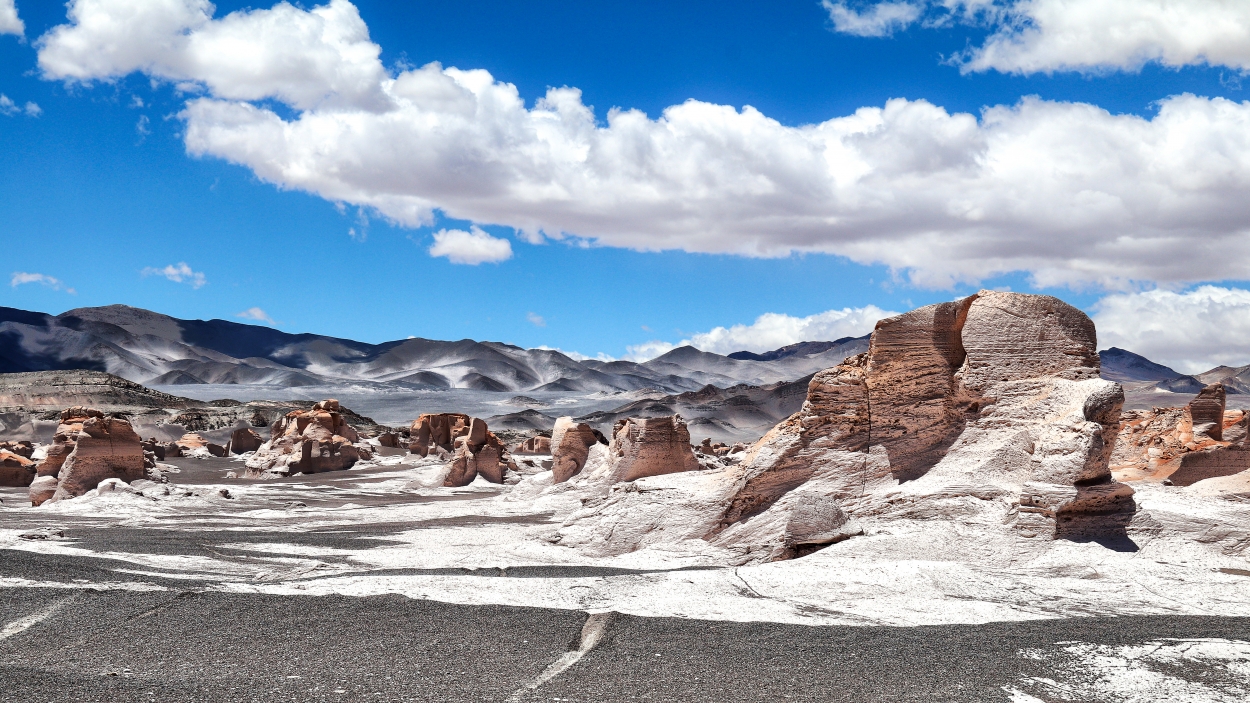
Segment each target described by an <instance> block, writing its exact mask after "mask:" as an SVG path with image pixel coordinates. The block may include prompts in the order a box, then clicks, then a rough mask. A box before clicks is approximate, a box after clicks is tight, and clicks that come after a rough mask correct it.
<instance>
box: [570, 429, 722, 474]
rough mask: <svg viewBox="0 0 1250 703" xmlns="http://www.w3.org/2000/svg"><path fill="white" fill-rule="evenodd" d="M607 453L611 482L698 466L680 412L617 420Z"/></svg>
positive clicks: (671, 472)
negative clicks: (669, 414)
mask: <svg viewBox="0 0 1250 703" xmlns="http://www.w3.org/2000/svg"><path fill="white" fill-rule="evenodd" d="M552 434H553V435H554V433H552ZM608 457H609V459H608V461H609V462H610V466H611V468H610V470H609V472H608V477H609V480H610V481H611V482H612V483H618V482H620V481H635V480H637V479H640V478H644V477H646V476H663V475H665V474H676V473H682V472H685V471H697V470H699V468H700V467H699V460H698V459H696V458H695V456H694V450H693V449H691V447H690V430H688V429H687V428H686V422H685V420H682V419H681V416H680V415H672V416H669V417H645V418H637V417H630V418H625V419H622V420H617V421H616V425H615V426H614V427H613V428H612V441H611V442H610V443H609V444H608Z"/></svg>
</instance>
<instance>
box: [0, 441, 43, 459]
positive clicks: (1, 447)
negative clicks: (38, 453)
mask: <svg viewBox="0 0 1250 703" xmlns="http://www.w3.org/2000/svg"><path fill="white" fill-rule="evenodd" d="M0 452H8V453H10V454H16V455H18V456H20V457H23V458H26V459H29V458H31V457H32V456H34V455H35V445H34V444H32V443H30V442H27V441H17V442H0Z"/></svg>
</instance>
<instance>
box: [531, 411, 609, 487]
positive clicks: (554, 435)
mask: <svg viewBox="0 0 1250 703" xmlns="http://www.w3.org/2000/svg"><path fill="white" fill-rule="evenodd" d="M601 438H602V435H600V434H599V433H598V432H596V431H595V430H594V429H592V428H591V427H590V425H587V424H586V423H584V422H573V418H571V417H561V418H558V419H556V424H555V428H554V429H553V430H552V431H551V439H550V440H548V447H549V448H550V454H551V472H552V480H553V481H554V482H555V483H564V482H565V481H568V480H569V479H571V478H573V477H574V476H576V475H578V474H579V473H581V472H582V469H583V468H585V466H586V460H587V459H588V458H589V457H590V448H591V447H593V446H595V444H597V443H598V442H599V440H600V439H601ZM535 439H542V438H535ZM539 446H541V445H539Z"/></svg>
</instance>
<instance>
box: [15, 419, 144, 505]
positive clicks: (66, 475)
mask: <svg viewBox="0 0 1250 703" xmlns="http://www.w3.org/2000/svg"><path fill="white" fill-rule="evenodd" d="M36 473H37V476H36V477H35V479H34V480H33V481H32V482H31V483H30V489H29V495H30V500H31V503H32V504H34V505H41V504H43V503H45V502H47V501H49V500H64V499H67V498H74V497H77V496H80V495H82V494H84V493H86V492H87V491H89V490H91V489H93V488H95V487H96V486H98V485H99V484H100V482H101V481H104V480H105V479H110V478H116V479H120V480H122V481H125V482H126V483H130V482H131V481H135V480H138V479H141V478H144V477H145V476H146V473H145V469H144V459H143V446H142V445H141V443H140V440H139V435H138V434H136V433H135V431H134V429H133V428H132V427H131V426H130V423H129V422H127V421H126V420H123V419H120V418H113V417H105V416H104V414H103V413H101V412H99V411H98V410H92V409H89V408H82V407H74V408H70V409H68V410H65V411H63V412H62V413H61V424H60V425H59V426H58V427H57V431H56V434H55V435H54V436H53V440H52V446H50V447H49V448H48V453H47V456H46V457H45V458H44V460H43V461H42V462H40V463H39V466H38V467H36Z"/></svg>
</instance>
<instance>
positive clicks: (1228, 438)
mask: <svg viewBox="0 0 1250 703" xmlns="http://www.w3.org/2000/svg"><path fill="white" fill-rule="evenodd" d="M1225 399H1226V395H1225V388H1224V385H1223V384H1221V383H1213V384H1210V385H1208V386H1206V387H1205V388H1203V389H1202V391H1201V392H1200V393H1198V395H1197V396H1196V397H1195V398H1194V399H1193V400H1192V401H1190V403H1189V404H1188V405H1186V406H1185V407H1183V408H1154V409H1153V410H1129V411H1126V412H1125V413H1124V416H1123V418H1122V419H1121V422H1120V432H1119V435H1118V438H1117V441H1116V445H1115V451H1114V453H1113V454H1112V457H1111V465H1112V468H1113V470H1114V471H1115V474H1116V476H1118V477H1119V478H1120V479H1121V480H1146V481H1159V482H1166V483H1168V484H1170V485H1177V486H1191V485H1193V484H1195V483H1198V482H1199V481H1206V480H1207V479H1219V478H1224V477H1232V476H1235V475H1237V474H1241V473H1243V472H1247V474H1248V475H1247V480H1246V481H1244V482H1243V483H1244V486H1242V487H1243V488H1245V489H1250V446H1247V443H1246V442H1247V436H1248V435H1250V432H1248V429H1250V413H1247V412H1246V411H1244V410H1226V409H1225Z"/></svg>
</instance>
